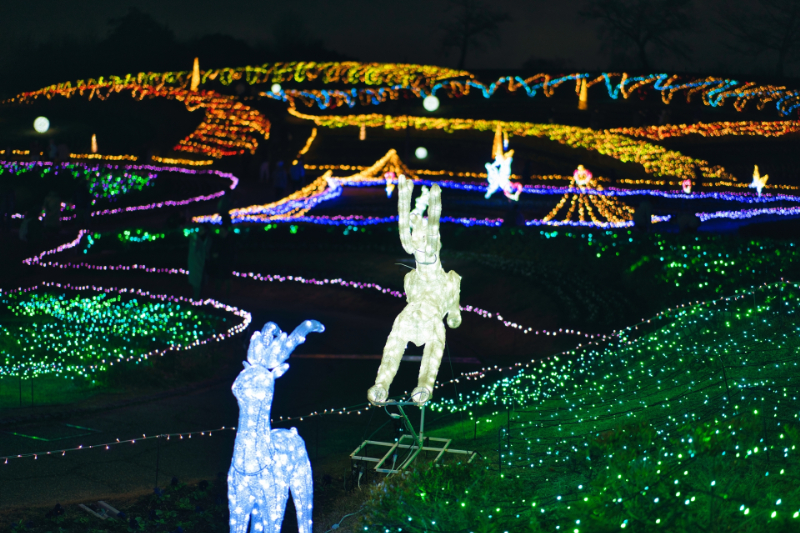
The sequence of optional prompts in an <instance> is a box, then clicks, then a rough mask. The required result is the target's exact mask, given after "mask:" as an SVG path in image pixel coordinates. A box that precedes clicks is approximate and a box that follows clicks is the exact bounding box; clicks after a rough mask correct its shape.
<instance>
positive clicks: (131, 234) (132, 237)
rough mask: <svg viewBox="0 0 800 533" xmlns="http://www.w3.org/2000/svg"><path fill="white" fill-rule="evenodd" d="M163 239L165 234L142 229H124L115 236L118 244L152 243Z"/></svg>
mask: <svg viewBox="0 0 800 533" xmlns="http://www.w3.org/2000/svg"><path fill="white" fill-rule="evenodd" d="M164 237H165V234H163V233H150V232H148V231H145V230H142V229H135V230H127V229H126V230H125V231H123V232H122V233H119V234H117V239H119V241H120V242H152V241H157V240H158V239H163V238H164ZM98 238H99V235H98Z"/></svg>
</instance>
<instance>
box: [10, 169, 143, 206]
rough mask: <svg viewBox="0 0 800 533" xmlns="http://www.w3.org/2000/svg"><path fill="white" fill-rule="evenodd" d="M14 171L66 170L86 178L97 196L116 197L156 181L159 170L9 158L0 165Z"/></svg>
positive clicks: (43, 174)
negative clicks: (41, 163)
mask: <svg viewBox="0 0 800 533" xmlns="http://www.w3.org/2000/svg"><path fill="white" fill-rule="evenodd" d="M4 171H5V172H10V173H12V174H14V175H17V176H20V175H24V174H28V173H37V174H38V175H39V177H40V178H46V177H48V175H49V174H52V175H53V176H58V175H59V174H66V175H68V176H71V177H72V178H73V179H76V180H85V181H86V184H87V186H88V188H89V192H90V193H91V195H92V196H94V197H95V198H103V199H106V200H115V199H116V198H117V197H119V196H122V195H125V194H128V193H130V192H132V191H142V190H144V188H145V187H147V186H148V185H152V184H153V179H154V178H155V177H156V174H155V173H153V172H146V173H143V174H139V173H137V172H135V171H133V170H131V169H126V168H119V165H94V166H90V165H86V164H83V163H61V164H58V165H53V166H38V165H35V164H30V163H16V162H9V163H7V164H6V165H0V175H2V174H3V172H4Z"/></svg>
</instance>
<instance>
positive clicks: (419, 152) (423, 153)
mask: <svg viewBox="0 0 800 533" xmlns="http://www.w3.org/2000/svg"><path fill="white" fill-rule="evenodd" d="M414 155H415V156H417V159H425V158H426V157H428V149H427V148H425V147H424V146H420V147H419V148H417V149H416V150H414Z"/></svg>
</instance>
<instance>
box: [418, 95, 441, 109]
mask: <svg viewBox="0 0 800 533" xmlns="http://www.w3.org/2000/svg"><path fill="white" fill-rule="evenodd" d="M422 107H424V108H425V111H431V112H433V111H436V110H437V109H439V99H438V98H437V97H436V96H434V95H432V94H429V95H428V96H426V97H425V98H424V99H423V100H422Z"/></svg>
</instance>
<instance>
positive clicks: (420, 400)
mask: <svg viewBox="0 0 800 533" xmlns="http://www.w3.org/2000/svg"><path fill="white" fill-rule="evenodd" d="M443 354H444V342H442V341H440V340H439V339H438V338H433V339H431V340H430V342H427V343H425V349H424V350H423V352H422V364H420V367H419V378H418V380H417V387H416V388H415V389H414V390H413V391H411V399H412V400H413V401H414V402H415V403H417V404H419V405H422V404H424V403H425V402H427V401H428V400H430V399H431V397H432V396H433V385H434V384H435V383H436V375H437V374H438V373H439V365H440V364H441V362H442V355H443Z"/></svg>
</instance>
